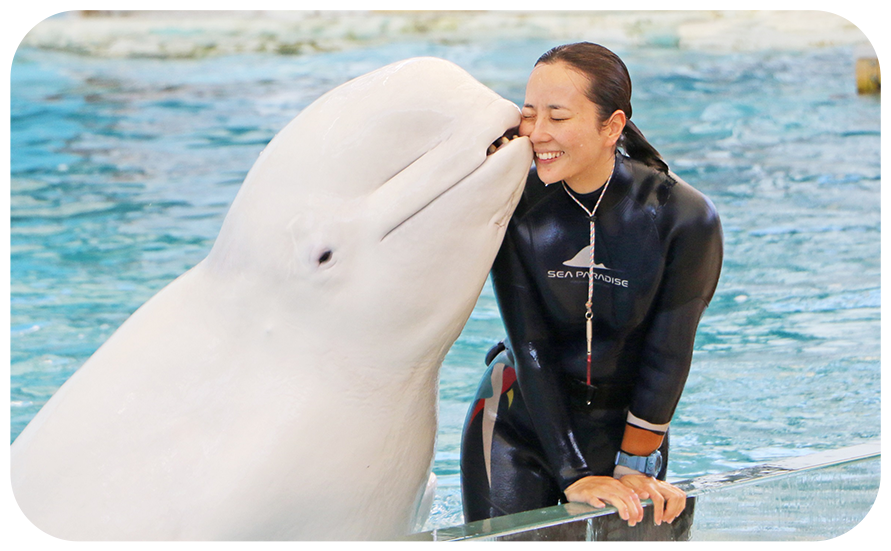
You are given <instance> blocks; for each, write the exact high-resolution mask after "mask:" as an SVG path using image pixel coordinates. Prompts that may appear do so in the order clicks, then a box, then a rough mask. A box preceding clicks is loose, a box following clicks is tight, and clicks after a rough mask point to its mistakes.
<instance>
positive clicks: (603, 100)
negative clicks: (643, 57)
mask: <svg viewBox="0 0 891 551" xmlns="http://www.w3.org/2000/svg"><path fill="white" fill-rule="evenodd" d="M558 61H562V62H563V63H566V64H567V65H569V66H570V67H572V68H573V69H575V70H577V71H578V72H580V73H581V74H583V75H585V76H587V77H588V80H589V81H590V85H589V86H588V91H587V93H586V94H585V95H586V96H587V97H588V99H589V100H591V101H592V102H593V103H594V105H596V106H597V109H598V111H599V112H600V120H601V121H605V120H606V119H607V117H609V116H610V115H612V114H613V113H614V112H615V111H616V110H621V111H624V112H625V117H626V119H627V122H626V123H625V129H624V130H622V136H621V137H620V138H619V142H618V145H619V147H621V148H622V149H623V150H625V153H626V154H627V155H628V156H629V157H631V158H632V159H636V160H638V161H641V162H643V163H645V164H647V165H649V166H651V167H653V168H655V169H656V170H660V171H662V172H668V165H667V164H665V161H663V160H662V156H661V155H659V152H658V151H656V148H655V147H653V146H652V145H650V142H648V141H647V139H646V138H645V137H644V135H643V133H642V132H641V131H640V130H639V129H638V128H637V126H636V125H635V124H634V123H633V122H631V76H630V75H629V74H628V68H627V67H626V66H625V63H624V62H623V61H622V60H621V59H620V58H619V56H617V55H616V54H614V53H613V52H611V51H609V50H608V49H606V48H604V47H603V46H600V45H599V44H592V43H591V42H578V43H576V44H564V45H562V46H557V47H556V48H551V49H550V50H548V51H547V52H545V54H544V55H542V56H541V57H540V58H538V61H536V62H535V64H536V65H538V64H540V63H556V62H558Z"/></svg>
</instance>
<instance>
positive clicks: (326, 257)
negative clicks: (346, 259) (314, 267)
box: [318, 249, 334, 266]
mask: <svg viewBox="0 0 891 551" xmlns="http://www.w3.org/2000/svg"><path fill="white" fill-rule="evenodd" d="M333 256H334V253H333V252H332V251H331V249H325V250H324V251H322V254H320V255H319V258H318V263H319V266H321V265H322V264H325V263H327V262H330V261H331V258H332V257H333Z"/></svg>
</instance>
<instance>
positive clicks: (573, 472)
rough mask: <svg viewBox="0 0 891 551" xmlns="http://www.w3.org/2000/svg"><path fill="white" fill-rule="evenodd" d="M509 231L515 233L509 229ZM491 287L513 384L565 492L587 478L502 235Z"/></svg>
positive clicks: (518, 267) (522, 272)
mask: <svg viewBox="0 0 891 551" xmlns="http://www.w3.org/2000/svg"><path fill="white" fill-rule="evenodd" d="M515 231H517V230H516V229H515ZM492 284H493V287H494V289H495V295H496V298H497V300H498V306H499V309H500V310H501V317H502V320H503V322H504V326H505V329H506V331H507V337H508V343H509V347H510V349H511V352H512V353H513V355H514V361H515V369H516V371H517V383H518V384H519V386H520V392H522V394H523V399H524V401H525V403H526V406H527V408H528V409H529V414H530V417H531V418H532V422H533V424H534V427H535V432H536V435H537V436H538V438H539V441H540V442H541V445H542V448H543V450H544V453H545V456H546V459H547V461H548V464H549V465H550V466H551V469H552V474H553V475H554V477H555V478H556V479H557V481H558V483H559V484H560V488H561V490H565V489H566V488H567V487H569V486H570V485H571V484H572V483H573V482H575V481H576V480H579V479H580V478H583V477H585V476H590V475H592V474H593V472H592V471H591V470H590V469H589V467H588V464H587V462H586V461H585V459H584V457H583V456H582V453H581V451H580V450H579V446H578V444H577V440H576V436H575V433H574V431H573V430H572V425H571V423H570V416H569V404H568V401H567V396H566V392H565V391H564V388H563V383H562V381H561V379H560V376H559V373H558V370H557V366H554V365H549V362H547V361H546V359H545V358H543V357H542V350H544V349H545V348H546V343H547V342H548V341H549V340H550V339H552V338H553V336H552V335H550V334H549V332H548V329H547V328H548V324H547V323H546V319H545V314H544V312H543V311H542V307H541V305H542V302H541V298H540V297H539V296H538V293H537V291H536V290H535V289H534V287H533V286H532V285H530V284H529V277H528V272H527V270H526V267H525V266H524V265H523V264H522V262H521V261H520V259H519V256H518V255H517V252H516V246H515V243H514V239H513V237H512V232H510V231H509V232H507V234H506V235H505V238H504V241H503V243H502V246H501V249H500V250H499V253H498V256H497V257H496V259H495V263H494V265H493V267H492Z"/></svg>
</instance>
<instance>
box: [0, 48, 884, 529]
mask: <svg viewBox="0 0 891 551" xmlns="http://www.w3.org/2000/svg"><path fill="white" fill-rule="evenodd" d="M552 45H554V43H553V42H552V41H549V40H547V39H534V40H526V39H513V40H497V41H492V40H488V41H487V40H486V39H480V38H476V37H475V38H473V39H465V40H460V41H454V42H449V41H440V42H422V41H416V42H411V41H402V42H399V43H398V44H396V43H394V44H388V43H383V44H377V45H372V46H369V47H367V48H362V49H350V50H344V51H331V52H317V53H311V54H307V55H301V56H267V55H260V54H250V55H248V54H233V55H226V56H219V57H209V58H194V59H164V60H160V59H150V58H146V59H134V58H130V59H108V58H107V59H100V58H93V57H85V56H77V55H72V54H66V53H58V52H48V51H41V50H36V49H28V48H22V49H20V50H19V51H18V52H17V54H16V57H15V60H14V64H13V69H12V81H11V82H12V89H11V92H12V97H11V102H12V103H11V106H12V120H11V125H12V134H11V139H12V188H11V214H12V222H11V231H12V236H11V263H12V264H11V286H12V287H11V291H12V293H11V339H12V342H11V397H10V398H11V422H12V426H11V436H12V438H13V439H14V438H15V437H16V436H17V435H18V434H19V432H21V430H22V429H23V428H24V426H25V425H26V424H27V422H28V421H29V420H30V419H31V418H32V417H33V416H34V414H35V413H36V412H37V411H38V410H39V409H40V407H41V406H42V404H43V403H45V401H46V400H47V399H48V397H49V396H50V395H51V394H52V393H53V392H54V391H55V389H56V388H58V386H59V385H60V384H61V383H62V382H64V381H65V380H66V379H67V378H68V377H69V376H70V375H71V374H72V373H73V372H74V371H75V370H76V369H77V368H78V367H79V366H80V365H81V364H82V363H83V362H84V361H85V360H86V358H87V357H89V355H90V354H91V353H92V352H93V351H94V350H95V349H96V348H97V347H98V346H99V345H100V344H101V343H102V342H104V341H105V339H107V338H108V336H109V335H110V334H111V332H112V331H114V329H115V328H117V327H118V326H119V325H120V324H121V323H122V322H123V320H124V319H126V317H127V316H128V315H129V314H130V313H132V312H133V311H134V310H135V309H136V308H137V307H138V306H140V305H141V304H142V303H143V302H145V300H147V299H148V298H149V297H150V296H152V295H153V294H154V293H156V292H157V291H158V290H159V289H160V288H161V287H163V286H164V285H165V284H167V283H168V282H170V281H171V280H172V279H173V278H175V277H176V276H178V275H179V274H181V273H182V272H184V271H185V270H187V269H188V268H190V267H191V266H193V265H194V264H196V263H197V262H198V261H199V260H200V259H201V258H203V257H204V255H206V253H207V252H208V250H209V249H210V247H211V245H212V243H213V240H214V238H215V236H216V234H217V231H218V230H219V227H220V224H221V222H222V219H223V217H224V215H225V213H226V210H227V209H228V205H229V204H230V202H231V200H232V198H233V197H234V196H235V193H236V192H237V190H238V186H239V185H240V183H241V180H242V179H243V177H244V175H245V174H246V172H247V170H248V169H249V168H250V166H251V165H252V163H253V162H254V160H255V159H256V157H257V155H258V154H259V152H260V150H261V149H262V148H263V146H264V145H265V143H266V142H267V141H268V140H269V139H270V138H271V137H272V136H273V135H274V134H275V132H277V131H278V130H279V129H280V128H281V127H283V126H284V125H285V124H286V123H287V121H288V120H290V119H291V118H292V117H293V116H295V115H296V114H297V113H298V112H299V111H300V109H302V108H303V107H305V106H306V105H308V103H309V102H311V101H312V100H313V99H315V98H316V97H318V96H319V95H320V94H322V93H323V92H325V91H327V90H328V89H330V88H331V87H333V86H335V85H336V84H338V83H340V82H343V81H345V80H347V79H349V78H352V77H354V76H357V75H359V74H362V73H365V72H367V71H370V70H373V69H375V68H377V67H380V66H382V65H384V64H386V63H389V62H391V61H396V60H399V59H403V58H405V57H410V56H415V55H435V56H440V57H445V58H448V59H451V60H453V61H455V62H457V63H459V64H460V65H462V66H463V67H465V68H466V69H467V70H468V71H470V72H471V73H472V74H473V75H474V76H476V77H477V78H478V79H480V80H481V81H482V82H484V83H485V84H487V85H489V86H490V87H492V88H493V89H495V90H496V91H497V92H499V93H500V94H502V95H503V96H505V97H507V98H509V99H511V100H513V101H514V102H521V101H522V97H523V89H524V86H525V81H526V77H527V75H528V71H529V68H530V66H531V64H532V62H533V61H534V59H535V58H537V56H538V55H540V54H541V53H542V52H543V51H545V50H546V49H547V48H549V47H550V46H552ZM616 49H617V50H618V53H619V54H620V55H621V56H622V57H623V58H624V59H625V60H626V62H627V63H628V66H629V69H630V71H631V74H632V78H633V79H634V85H635V88H634V106H635V112H634V119H635V121H636V122H637V124H638V126H639V127H641V128H642V129H643V130H644V132H645V133H646V134H647V136H648V137H649V138H650V140H651V141H652V142H653V143H654V144H655V145H656V146H657V148H659V149H660V151H661V152H662V154H663V155H664V156H665V158H666V159H667V160H668V162H669V164H670V165H671V166H672V168H673V169H674V170H675V171H676V172H677V173H678V174H679V175H680V176H681V177H682V178H684V179H685V180H687V181H688V182H690V183H691V184H692V185H694V186H695V187H697V188H699V189H700V190H702V191H704V192H705V193H706V194H708V195H709V196H710V197H711V198H712V200H713V201H714V202H715V204H716V205H717V207H718V210H719V212H720V214H721V217H722V220H723V223H724V231H725V241H726V250H725V264H724V271H723V275H722V279H721V283H720V285H719V287H718V291H717V294H716V296H715V298H714V300H713V303H712V305H711V307H710V308H709V309H708V311H707V312H706V314H705V316H704V318H703V320H702V324H701V328H700V331H699V335H698V337H697V341H696V351H695V354H694V365H693V368H692V371H691V374H690V379H689V383H688V385H687V389H686V391H685V393H684V396H683V399H682V401H681V404H680V406H679V408H678V410H677V414H676V416H675V419H674V422H673V425H672V438H673V440H672V443H673V450H672V462H671V464H670V471H669V474H670V477H672V478H689V477H693V476H697V475H700V474H703V473H713V472H720V471H725V470H728V469H735V468H740V467H745V466H749V465H753V464H756V463H759V462H763V461H765V460H770V459H774V458H781V457H787V456H790V455H800V454H804V453H807V452H809V451H814V450H822V449H831V448H836V447H840V446H847V445H850V444H855V443H858V442H860V441H865V440H868V439H871V438H876V437H878V435H879V358H880V342H879V320H880V283H879V274H880V271H879V270H880V255H879V246H880V210H879V190H880V162H879V141H880V140H879V137H880V135H879V131H880V127H879V111H880V101H879V98H878V97H873V96H858V95H857V94H856V90H855V89H854V86H853V81H852V77H851V70H852V63H853V61H852V59H853V54H852V51H851V49H850V48H846V47H839V48H824V49H810V50H805V51H779V50H773V51H753V52H740V53H721V54H717V53H708V52H705V51H690V50H680V49H677V48H673V47H666V48H663V47H657V46H645V47H637V48H626V49H622V48H621V47H618V48H616ZM501 336H502V329H501V324H500V320H499V316H498V311H497V307H496V304H495V300H494V297H493V295H492V290H491V286H489V285H487V286H486V288H485V289H484V292H483V295H482V296H481V298H480V301H479V303H478V305H477V308H476V310H475V311H474V313H473V315H472V317H471V320H470V322H469V323H468V325H467V327H466V328H465V330H464V332H463V333H462V335H461V338H460V339H459V341H458V343H457V344H456V346H455V347H454V348H453V349H452V350H451V351H450V353H449V355H448V356H447V358H446V362H445V365H444V366H443V369H442V382H441V389H440V390H441V393H440V394H441V402H440V431H439V438H438V443H437V455H436V462H435V465H434V469H435V471H436V472H437V473H438V474H439V475H440V476H441V478H442V480H443V481H444V482H445V483H444V484H442V485H441V488H442V491H441V495H440V498H439V502H438V503H437V507H438V508H439V509H438V510H439V511H440V513H438V515H439V516H436V518H438V519H439V520H442V519H444V518H449V517H451V518H452V519H454V518H456V516H457V517H460V493H459V492H457V491H456V488H457V478H456V477H454V476H453V475H455V474H457V470H458V467H457V465H458V462H457V460H458V450H459V440H460V430H461V425H462V423H463V420H464V414H465V412H466V408H467V405H468V403H469V400H470V398H471V397H472V396H473V395H474V393H475V390H476V386H477V384H478V380H479V377H480V375H481V374H482V371H483V365H482V363H483V362H482V358H483V356H484V354H485V351H486V350H487V349H488V347H489V346H490V345H491V344H492V343H494V342H495V341H497V340H498V339H500V338H501Z"/></svg>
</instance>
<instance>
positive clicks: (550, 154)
mask: <svg viewBox="0 0 891 551" xmlns="http://www.w3.org/2000/svg"><path fill="white" fill-rule="evenodd" d="M560 155H563V152H562V151H547V152H544V153H536V154H535V158H536V159H539V160H542V161H550V160H551V159H556V158H557V157H559V156H560Z"/></svg>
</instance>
